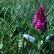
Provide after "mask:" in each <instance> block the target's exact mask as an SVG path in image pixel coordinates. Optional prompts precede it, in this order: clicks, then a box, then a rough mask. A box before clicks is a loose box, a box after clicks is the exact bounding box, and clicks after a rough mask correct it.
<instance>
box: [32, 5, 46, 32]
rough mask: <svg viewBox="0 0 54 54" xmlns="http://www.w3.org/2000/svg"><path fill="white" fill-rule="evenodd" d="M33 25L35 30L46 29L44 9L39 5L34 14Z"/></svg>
mask: <svg viewBox="0 0 54 54" xmlns="http://www.w3.org/2000/svg"><path fill="white" fill-rule="evenodd" d="M33 24H34V26H35V29H36V30H38V29H41V30H43V31H44V30H45V27H46V15H45V8H44V6H43V5H40V7H39V9H38V11H37V12H36V13H35V15H34V18H33Z"/></svg>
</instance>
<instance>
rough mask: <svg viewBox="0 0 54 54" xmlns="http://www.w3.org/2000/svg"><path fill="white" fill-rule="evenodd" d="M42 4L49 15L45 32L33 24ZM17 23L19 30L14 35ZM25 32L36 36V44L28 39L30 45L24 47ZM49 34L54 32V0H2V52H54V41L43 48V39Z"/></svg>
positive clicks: (0, 0)
mask: <svg viewBox="0 0 54 54" xmlns="http://www.w3.org/2000/svg"><path fill="white" fill-rule="evenodd" d="M40 4H43V5H44V6H45V9H46V15H47V30H46V32H44V33H43V32H42V33H41V31H37V30H35V28H34V26H33V24H32V19H33V16H34V13H35V11H36V10H37V9H38V7H39V6H40ZM16 25H17V26H18V30H19V32H18V35H16V36H14V37H12V35H13V33H14V30H15V29H16ZM24 33H25V34H30V35H32V36H33V37H35V38H36V40H37V42H35V44H34V45H35V46H34V45H33V43H30V42H29V41H28V43H29V45H30V47H29V46H27V47H25V48H24V47H23V43H24V41H23V37H22V34H24ZM49 34H54V0H0V54H54V44H53V42H50V43H48V45H46V46H44V47H43V50H42V45H41V41H42V42H43V40H44V38H45V37H46V36H47V35H49ZM26 42H27V41H26ZM43 45H44V44H43ZM47 47H48V48H47Z"/></svg>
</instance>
